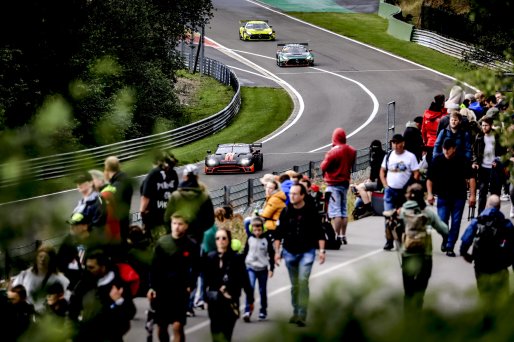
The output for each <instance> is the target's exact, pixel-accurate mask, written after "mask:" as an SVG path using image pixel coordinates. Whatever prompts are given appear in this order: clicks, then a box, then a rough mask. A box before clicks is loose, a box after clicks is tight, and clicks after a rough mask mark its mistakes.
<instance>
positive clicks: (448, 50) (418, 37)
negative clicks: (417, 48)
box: [411, 28, 514, 71]
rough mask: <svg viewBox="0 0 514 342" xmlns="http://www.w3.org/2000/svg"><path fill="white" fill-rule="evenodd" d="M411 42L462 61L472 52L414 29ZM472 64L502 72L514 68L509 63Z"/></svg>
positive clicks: (455, 43)
mask: <svg viewBox="0 0 514 342" xmlns="http://www.w3.org/2000/svg"><path fill="white" fill-rule="evenodd" d="M411 40H412V42H415V43H417V44H419V45H423V46H426V47H428V48H431V49H434V50H436V51H439V52H441V53H444V54H446V55H449V56H452V57H455V58H458V59H462V58H463V57H464V54H465V53H468V52H471V51H472V50H473V47H472V46H470V45H468V44H466V43H464V42H460V41H457V40H454V39H451V38H447V37H443V36H441V35H439V34H437V33H434V32H431V31H427V30H421V29H416V28H415V29H414V30H413V33H412V39H411ZM472 62H473V63H474V64H477V65H480V66H483V67H488V68H493V69H499V70H502V71H509V70H512V67H513V66H514V64H512V63H511V62H508V61H500V60H495V61H491V62H489V63H483V62H478V61H472Z"/></svg>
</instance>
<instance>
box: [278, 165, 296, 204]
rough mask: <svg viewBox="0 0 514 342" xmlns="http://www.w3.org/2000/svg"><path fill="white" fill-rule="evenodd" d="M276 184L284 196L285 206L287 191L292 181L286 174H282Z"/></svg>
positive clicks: (287, 200) (287, 202)
mask: <svg viewBox="0 0 514 342" xmlns="http://www.w3.org/2000/svg"><path fill="white" fill-rule="evenodd" d="M278 183H279V184H280V189H281V190H282V192H284V194H285V195H286V205H287V204H289V189H291V185H292V184H293V181H292V180H291V177H290V176H289V174H288V173H287V172H284V173H283V174H281V175H280V176H279V177H278Z"/></svg>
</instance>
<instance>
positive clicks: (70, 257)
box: [57, 213, 103, 291]
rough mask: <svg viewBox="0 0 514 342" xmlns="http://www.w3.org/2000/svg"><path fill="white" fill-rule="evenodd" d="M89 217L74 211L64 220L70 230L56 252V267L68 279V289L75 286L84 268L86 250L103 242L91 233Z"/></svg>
mask: <svg viewBox="0 0 514 342" xmlns="http://www.w3.org/2000/svg"><path fill="white" fill-rule="evenodd" d="M89 219H90V218H89V217H86V216H84V215H82V214H80V213H76V214H73V216H72V217H71V218H70V219H69V220H68V221H66V222H67V223H68V224H69V225H70V231H69V233H68V234H67V235H66V236H65V237H64V239H63V241H62V243H61V246H60V247H59V251H58V253H57V260H58V261H57V262H58V264H57V265H58V269H59V270H60V271H61V272H63V273H64V275H65V276H66V278H68V280H69V281H70V283H69V285H68V287H67V289H68V290H70V291H72V290H73V289H74V288H75V286H76V285H77V282H78V281H79V280H80V278H81V277H82V274H83V272H84V270H85V260H84V256H85V253H86V251H87V250H88V249H90V248H96V247H99V246H101V245H102V242H103V240H101V239H100V238H98V237H96V236H95V235H92V234H91V232H90V230H89V225H90V221H89Z"/></svg>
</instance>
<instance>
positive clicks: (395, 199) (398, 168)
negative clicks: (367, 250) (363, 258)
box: [380, 134, 419, 250]
mask: <svg viewBox="0 0 514 342" xmlns="http://www.w3.org/2000/svg"><path fill="white" fill-rule="evenodd" d="M391 147H392V151H391V152H389V153H388V154H386V156H385V157H384V161H383V162H382V165H381V167H380V180H381V181H382V184H383V185H384V215H385V216H390V215H391V214H392V212H393V211H394V210H396V209H398V208H399V207H401V206H402V204H403V202H405V189H406V188H407V185H408V184H410V181H411V178H413V179H415V180H418V179H419V164H418V160H417V159H416V156H415V155H414V154H413V153H411V152H409V151H406V150H405V139H404V137H403V135H401V134H395V135H393V138H392V139H391ZM386 239H387V242H386V244H385V246H384V249H385V250H391V249H393V248H394V244H393V237H392V236H391V234H390V232H388V230H387V229H386Z"/></svg>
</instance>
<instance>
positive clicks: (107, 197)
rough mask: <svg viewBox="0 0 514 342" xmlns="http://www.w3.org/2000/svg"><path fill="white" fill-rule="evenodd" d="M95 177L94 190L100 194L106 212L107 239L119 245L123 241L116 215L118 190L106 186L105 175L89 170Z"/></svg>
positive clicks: (109, 185) (108, 185)
mask: <svg viewBox="0 0 514 342" xmlns="http://www.w3.org/2000/svg"><path fill="white" fill-rule="evenodd" d="M89 174H90V175H91V177H93V188H94V190H95V191H97V192H98V193H100V198H101V200H102V204H103V208H104V211H105V218H106V219H105V237H106V239H107V241H108V242H110V243H113V244H118V243H120V241H121V234H120V221H119V219H118V215H117V214H116V206H117V204H116V188H115V187H114V186H112V185H111V184H106V182H105V179H104V174H103V173H102V172H101V171H99V170H89Z"/></svg>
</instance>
